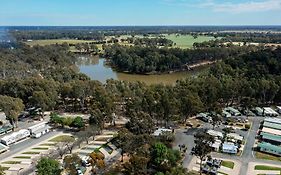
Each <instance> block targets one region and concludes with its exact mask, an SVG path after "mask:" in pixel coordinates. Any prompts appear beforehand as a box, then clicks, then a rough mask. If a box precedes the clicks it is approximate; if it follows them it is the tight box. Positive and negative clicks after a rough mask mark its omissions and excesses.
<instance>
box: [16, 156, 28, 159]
mask: <svg viewBox="0 0 281 175" xmlns="http://www.w3.org/2000/svg"><path fill="white" fill-rule="evenodd" d="M13 158H15V159H31V156H16V157H13Z"/></svg>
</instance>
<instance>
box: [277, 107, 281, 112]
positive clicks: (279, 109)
mask: <svg viewBox="0 0 281 175" xmlns="http://www.w3.org/2000/svg"><path fill="white" fill-rule="evenodd" d="M276 108H277V109H276V111H277V112H278V113H279V114H281V106H276Z"/></svg>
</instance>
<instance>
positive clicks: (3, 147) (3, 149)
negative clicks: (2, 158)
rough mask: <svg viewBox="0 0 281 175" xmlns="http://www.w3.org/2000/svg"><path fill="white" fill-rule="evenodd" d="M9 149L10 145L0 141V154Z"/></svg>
mask: <svg viewBox="0 0 281 175" xmlns="http://www.w3.org/2000/svg"><path fill="white" fill-rule="evenodd" d="M8 149H9V147H7V146H5V145H3V144H1V143H0V154H1V153H3V152H5V151H7V150H8Z"/></svg>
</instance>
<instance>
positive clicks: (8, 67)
mask: <svg viewBox="0 0 281 175" xmlns="http://www.w3.org/2000/svg"><path fill="white" fill-rule="evenodd" d="M68 48H69V46H68V45H67V44H63V45H50V46H44V47H42V46H34V47H29V46H27V45H20V46H18V47H17V48H0V65H1V66H0V78H1V79H6V78H11V77H17V78H26V77H31V76H33V77H41V78H48V79H50V78H53V79H55V80H57V81H69V80H73V79H87V77H85V76H84V75H82V74H78V73H77V70H78V69H77V68H76V66H75V61H76V58H75V56H74V55H73V54H72V53H70V52H69V51H68Z"/></svg>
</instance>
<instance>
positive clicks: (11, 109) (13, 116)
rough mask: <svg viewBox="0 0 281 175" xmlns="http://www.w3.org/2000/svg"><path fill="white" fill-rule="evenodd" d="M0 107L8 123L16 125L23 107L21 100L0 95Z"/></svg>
mask: <svg viewBox="0 0 281 175" xmlns="http://www.w3.org/2000/svg"><path fill="white" fill-rule="evenodd" d="M0 108H1V109H2V110H3V111H4V113H5V115H6V116H7V119H8V120H9V121H10V123H11V124H12V125H13V126H15V127H18V116H19V114H20V112H22V111H23V109H24V104H23V101H22V100H21V99H19V98H13V97H9V96H2V95H0Z"/></svg>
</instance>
